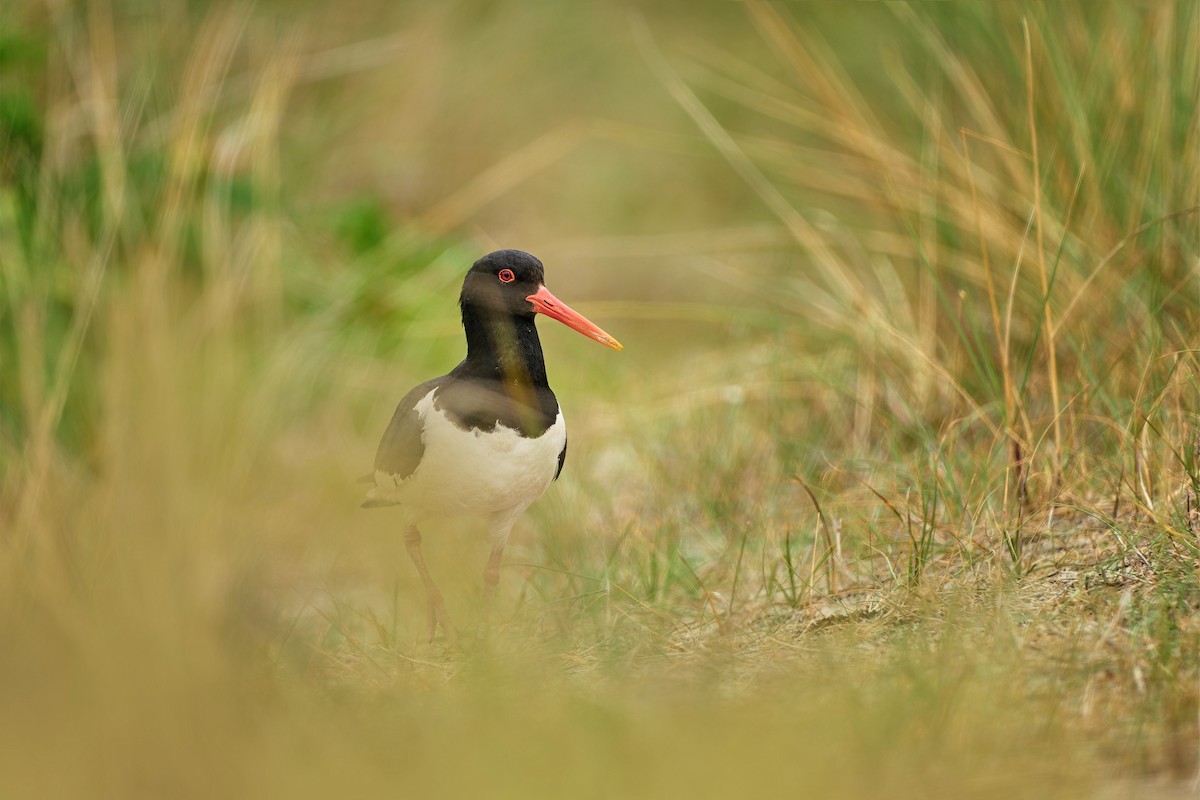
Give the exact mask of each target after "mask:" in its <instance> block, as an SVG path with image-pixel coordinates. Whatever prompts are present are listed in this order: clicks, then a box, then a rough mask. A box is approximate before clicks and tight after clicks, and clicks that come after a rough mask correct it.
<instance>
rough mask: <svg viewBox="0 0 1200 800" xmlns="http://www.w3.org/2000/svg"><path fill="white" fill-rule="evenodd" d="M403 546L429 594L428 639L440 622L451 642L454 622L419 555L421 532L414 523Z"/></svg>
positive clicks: (430, 639)
mask: <svg viewBox="0 0 1200 800" xmlns="http://www.w3.org/2000/svg"><path fill="white" fill-rule="evenodd" d="M404 546H405V547H406V548H408V555H409V558H411V559H412V560H413V563H414V564H416V565H417V572H418V573H420V575H421V582H422V583H424V584H425V593H426V594H427V595H428V596H429V641H431V642H432V641H433V637H434V634H436V633H437V626H438V623H441V626H442V630H443V631H445V633H446V638H447V639H448V640H449V641H450V642H453V641H454V624H453V623H452V622H451V621H450V615H449V614H448V613H447V612H446V603H445V601H444V600H442V593H441V592H439V591H438V588H437V586H435V585H434V584H433V578H432V577H430V575H429V568H428V567H426V566H425V557H424V556H423V555H421V532H420V531H419V530H417V526H416V525H410V526H409V528H408V532H407V533H405V535H404Z"/></svg>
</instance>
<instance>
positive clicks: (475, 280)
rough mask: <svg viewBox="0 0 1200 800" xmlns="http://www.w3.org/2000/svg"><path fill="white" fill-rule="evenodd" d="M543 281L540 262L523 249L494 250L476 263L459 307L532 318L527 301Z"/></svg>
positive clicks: (468, 276) (532, 313)
mask: <svg viewBox="0 0 1200 800" xmlns="http://www.w3.org/2000/svg"><path fill="white" fill-rule="evenodd" d="M545 280H546V271H545V268H544V267H542V262H541V261H539V260H537V259H536V258H534V257H533V256H531V255H530V254H529V253H526V252H525V251H524V250H497V251H496V252H494V253H488V254H487V255H486V256H484V257H483V258H481V259H479V260H478V261H476V262H475V264H474V266H472V267H471V271H470V272H468V273H467V277H466V279H465V280H464V281H463V287H462V295H461V296H460V298H459V304H460V305H461V306H462V307H463V310H464V311H466V310H467V309H468V308H470V309H471V310H476V311H480V312H484V313H487V312H491V313H498V314H503V315H508V316H513V317H532V316H533V315H534V313H535V309H534V307H533V304H532V303H530V302H529V300H528V299H527V298H528V297H529V296H530V295H532V294H535V293H536V292H537V291H538V289H539V288H540V287H541V286H542V284H543V283H544V282H545Z"/></svg>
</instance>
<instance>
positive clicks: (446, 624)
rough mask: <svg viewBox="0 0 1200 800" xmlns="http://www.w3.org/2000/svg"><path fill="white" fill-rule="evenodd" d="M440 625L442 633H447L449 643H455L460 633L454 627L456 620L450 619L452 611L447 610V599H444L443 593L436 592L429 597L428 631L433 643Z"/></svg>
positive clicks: (430, 640)
mask: <svg viewBox="0 0 1200 800" xmlns="http://www.w3.org/2000/svg"><path fill="white" fill-rule="evenodd" d="M438 625H441V626H442V633H444V634H445V636H446V641H447V643H449V644H451V645H453V644H455V643H456V642H457V641H458V633H457V631H456V630H455V628H454V622H453V621H452V620H451V619H450V612H448V611H446V603H445V601H443V600H442V596H441V594H434V595H431V596H430V598H429V617H428V632H429V642H430V643H431V644H432V643H433V640H434V638H435V637H436V636H437V629H438Z"/></svg>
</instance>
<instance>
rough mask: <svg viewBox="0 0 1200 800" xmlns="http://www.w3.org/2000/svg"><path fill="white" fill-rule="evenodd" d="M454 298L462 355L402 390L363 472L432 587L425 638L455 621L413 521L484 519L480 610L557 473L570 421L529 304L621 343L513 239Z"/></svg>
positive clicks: (375, 502) (374, 501)
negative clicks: (398, 515)
mask: <svg viewBox="0 0 1200 800" xmlns="http://www.w3.org/2000/svg"><path fill="white" fill-rule="evenodd" d="M458 302H459V306H460V307H461V308H462V324H463V329H464V331H465V332H466V337H467V357H466V358H464V359H463V361H462V363H460V364H459V365H458V366H457V367H455V368H454V369H452V370H451V371H450V372H449V373H448V374H446V375H443V376H441V377H440V378H434V379H433V380H430V381H426V382H425V383H422V384H421V385H419V386H417V387H416V388H414V389H413V390H412V391H410V392H409V393H408V394H407V395H405V396H404V399H403V400H401V401H400V404H399V405H398V406H397V407H396V412H395V414H393V415H392V421H391V424H389V425H388V428H387V430H386V431H385V432H384V434H383V439H382V440H381V441H380V442H379V449H378V451H377V453H376V455H375V473H374V475H373V476H371V478H370V479H369V480H370V481H372V482H373V483H374V484H375V486H374V487H372V488H371V489H370V490H369V491H368V492H367V500H366V502H364V503H363V507H364V508H371V507H375V506H383V505H399V506H401V507H402V509H403V510H404V512H405V524H406V526H407V528H406V532H405V545H406V546H407V549H408V554H409V556H410V557H411V558H412V560H413V563H414V564H415V565H416V567H417V572H418V573H420V575H421V581H422V582H423V583H424V584H425V591H426V593H427V594H428V597H429V639H430V641H432V640H433V638H434V635H435V634H436V632H437V626H438V625H439V624H440V625H441V626H442V629H443V630H444V631H445V633H446V635H447V637H448V638H451V639H452V638H453V636H454V630H453V627H452V625H451V622H450V617H449V615H448V614H447V613H446V606H445V603H444V602H443V600H442V596H441V593H440V592H439V591H438V589H437V586H435V585H434V582H433V578H431V577H430V575H429V569H428V568H427V567H426V566H425V559H424V558H423V557H422V555H421V526H422V525H423V524H424V523H425V522H427V521H429V520H433V519H440V518H446V517H457V516H474V517H483V518H485V519H486V520H487V524H488V532H489V539H490V543H491V555H490V557H489V558H488V561H487V566H486V567H485V568H484V571H483V581H484V608H485V610H486V609H487V608H488V607H489V606H490V604H491V598H492V594H493V593H494V591H495V589H496V584H497V583H498V582H499V580H500V559H501V556H502V555H503V553H504V545H505V543H506V542H507V541H508V536H509V533H510V532H511V531H512V527H513V523H515V522H516V520H517V517H519V516H520V515H521V514H522V512H524V511H525V509H526V508H528V507H529V505H530V504H531V503H533V501H534V500H536V499H537V498H538V497H540V496H541V495H542V493H543V492H545V491H546V489H547V488H548V487H549V486H550V484H551V483H553V482H554V480H555V479H557V478H558V475H559V473H560V472H562V468H563V462H564V460H565V459H566V457H567V426H566V423H565V422H564V421H563V415H562V410H561V409H560V408H559V406H558V400H557V399H556V398H555V396H554V392H553V391H551V389H550V384H549V383H548V382H547V380H546V363H545V361H544V360H543V358H542V344H541V341H540V340H539V339H538V333H537V328H536V327H535V326H534V318H535V315H537V314H545V315H546V316H548V317H551V318H552V319H556V320H558V321H559V322H562V323H564V324H565V325H567V326H568V327H571V328H574V329H575V330H577V331H579V332H580V333H582V334H583V335H584V336H588V337H590V338H592V339H595V340H596V341H597V342H600V343H601V344H603V345H606V346H608V347H611V348H613V349H614V350H620V349H621V344H620V342H618V341H617V340H616V339H614V338H613V337H611V336H609V335H608V334H607V333H605V332H604V331H602V330H601V329H600V328H599V327H597V326H596V325H594V324H593V323H592V322H590V321H589V320H588V319H586V318H585V317H584V316H583V315H581V314H579V313H578V312H576V311H573V310H572V309H571V308H570V307H569V306H567V305H566V304H565V303H563V302H562V301H560V300H559V299H558V298H556V297H555V296H554V295H553V294H551V293H550V290H549V289H547V288H546V286H545V272H544V268H543V266H542V262H541V261H539V260H538V259H537V258H535V257H533V256H532V255H530V254H529V253H526V252H523V251H521V250H497V251H496V252H494V253H489V254H488V255H486V256H484V257H483V258H481V259H479V260H478V261H476V262H475V264H474V265H473V266H472V267H471V270H470V271H469V272H468V273H467V277H466V278H465V279H464V280H463V287H462V294H461V295H460V297H459V301H458Z"/></svg>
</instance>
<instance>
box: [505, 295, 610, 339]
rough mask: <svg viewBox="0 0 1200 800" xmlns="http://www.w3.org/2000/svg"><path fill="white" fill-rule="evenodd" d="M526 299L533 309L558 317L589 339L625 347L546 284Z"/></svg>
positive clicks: (557, 318)
mask: <svg viewBox="0 0 1200 800" xmlns="http://www.w3.org/2000/svg"><path fill="white" fill-rule="evenodd" d="M525 299H526V300H528V301H529V302H530V303H533V310H534V311H536V312H537V313H539V314H545V315H546V316H547V317H551V318H553V319H556V320H558V321H559V322H561V323H562V324H564V325H566V326H567V327H568V328H574V329H575V330H577V331H579V332H580V333H582V334H583V335H584V336H586V337H588V338H589V339H595V340H596V341H597V342H599V343H600V344H602V345H605V346H606V347H611V348H612V349H613V350H621V349H623V348H622V345H621V343H620V342H618V341H617V340H616V339H614V338H613V337H611V336H609V335H608V334H607V333H605V332H604V331H603V330H601V329H600V326H599V325H596V324H595V323H593V322H592V321H591V320H589V319H588V318H587V317H585V316H584V315H583V314H580V313H579V312H578V311H575V310H574V309H572V308H571V307H570V306H569V305H567V304H566V303H564V302H563V301H561V300H559V299H558V298H557V297H555V296H554V295H552V294H550V290H549V289H547V288H546V287H545V286H539V287H538V290H537V291H536V292H535V293H533V294H531V295H529V296H528V297H526V298H525Z"/></svg>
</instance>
